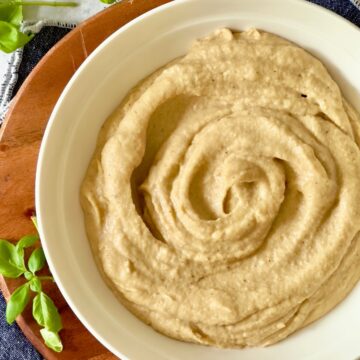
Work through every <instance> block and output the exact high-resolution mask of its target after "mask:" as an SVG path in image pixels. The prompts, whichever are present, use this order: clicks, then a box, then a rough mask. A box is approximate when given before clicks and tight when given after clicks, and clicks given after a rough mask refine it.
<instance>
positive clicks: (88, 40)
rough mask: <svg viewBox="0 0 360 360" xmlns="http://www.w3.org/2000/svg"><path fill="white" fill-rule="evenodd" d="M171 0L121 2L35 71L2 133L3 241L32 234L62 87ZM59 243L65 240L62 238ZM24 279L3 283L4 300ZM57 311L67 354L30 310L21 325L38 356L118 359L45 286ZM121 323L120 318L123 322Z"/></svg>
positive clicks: (56, 293) (52, 288) (21, 318)
mask: <svg viewBox="0 0 360 360" xmlns="http://www.w3.org/2000/svg"><path fill="white" fill-rule="evenodd" d="M168 1H169V0H133V1H127V0H125V1H123V2H121V3H120V4H117V5H114V6H111V7H109V8H108V9H106V10H104V11H102V12H101V13H99V14H97V15H96V16H94V17H92V18H90V19H89V20H87V21H86V22H84V23H82V24H81V25H79V26H78V27H77V28H76V29H74V30H72V31H71V32H70V33H69V34H68V35H66V36H65V37H64V38H63V39H62V40H61V41H60V42H59V43H57V44H56V45H55V46H54V47H53V48H52V49H51V50H50V51H49V52H48V53H47V54H46V55H45V57H44V58H43V59H42V60H41V61H40V63H39V64H38V65H37V66H36V67H35V69H34V70H33V71H32V72H31V74H30V75H29V77H28V78H27V79H26V81H25V82H24V84H23V85H22V87H21V89H20V90H19V92H18V93H17V95H16V97H15V98H14V100H13V102H12V105H11V108H10V109H9V111H8V114H7V117H6V119H5V122H4V124H3V126H2V128H1V130H0V238H2V239H10V240H16V239H19V238H20V237H21V236H23V235H25V234H28V233H33V232H34V229H33V226H32V223H31V221H30V220H29V218H30V216H31V215H32V213H33V212H34V210H35V208H34V201H35V194H34V183H35V170H36V161H37V156H38V151H39V147H40V143H41V139H42V136H43V132H44V130H45V127H46V124H47V121H48V119H49V116H50V114H51V111H52V109H53V107H54V105H55V103H56V101H57V99H58V97H59V96H60V94H61V92H62V90H63V88H64V87H65V85H66V84H67V82H68V81H69V79H70V78H71V76H72V75H73V74H74V72H75V71H76V69H77V68H78V67H79V66H80V64H81V63H82V62H83V61H84V60H85V58H86V57H87V56H88V55H89V54H90V53H91V52H92V51H93V50H94V49H95V48H96V47H97V46H98V45H99V44H100V43H101V42H102V41H103V40H104V39H105V38H107V37H108V36H109V35H110V34H111V33H113V32H114V31H115V30H117V29H118V28H119V27H121V26H122V25H124V24H126V23H127V22H129V21H130V20H132V19H134V18H135V17H137V16H139V15H140V14H142V13H144V12H147V11H148V10H150V9H152V8H154V7H157V6H159V5H162V4H164V3H166V2H168ZM59 241H61V239H59ZM22 282H23V280H19V279H4V278H1V279H0V286H1V289H2V291H3V294H4V296H5V298H6V299H8V298H9V296H10V294H11V293H12V291H13V290H14V289H15V288H16V287H17V286H19V285H20V284H21V283H22ZM44 291H45V292H47V293H48V294H49V295H50V296H51V298H53V299H54V302H55V304H56V305H57V306H58V308H59V311H60V314H61V317H62V319H63V326H64V329H63V330H62V331H61V333H60V335H61V338H62V340H63V344H64V350H63V352H62V353H60V354H57V353H55V352H53V351H51V350H49V349H48V348H46V347H45V345H44V344H43V341H42V339H41V336H40V332H39V326H38V325H37V324H36V323H35V321H34V320H33V318H32V315H31V307H30V306H29V307H28V308H27V310H26V311H25V312H24V314H23V315H22V316H19V317H18V319H17V322H18V324H19V326H20V328H21V329H22V330H23V332H24V333H25V335H26V336H27V338H28V339H29V340H30V341H31V342H32V343H33V344H34V346H35V347H36V348H37V349H38V350H39V351H40V353H41V354H42V355H43V356H44V357H45V358H46V359H49V360H53V359H72V360H81V359H92V360H110V359H116V357H115V356H114V355H112V354H111V353H110V352H109V351H108V350H106V349H105V348H104V347H103V346H102V345H101V344H100V343H99V342H98V341H97V340H96V339H95V338H94V337H93V336H92V335H91V334H90V333H89V332H88V331H87V330H86V329H85V327H84V326H83V325H82V324H81V323H80V321H79V320H78V319H77V318H76V316H75V315H74V314H73V312H72V311H71V309H70V308H69V306H68V305H67V304H66V302H65V300H64V299H63V297H62V296H61V293H60V292H59V290H58V289H57V287H56V285H55V284H53V283H48V284H46V285H45V287H44ZM119 321H121V319H119Z"/></svg>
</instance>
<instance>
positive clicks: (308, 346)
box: [36, 0, 360, 360]
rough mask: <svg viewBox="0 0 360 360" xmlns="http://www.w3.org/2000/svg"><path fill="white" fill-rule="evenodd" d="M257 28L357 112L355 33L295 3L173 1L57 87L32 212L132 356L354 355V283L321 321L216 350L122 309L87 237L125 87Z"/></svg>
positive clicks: (82, 302)
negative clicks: (327, 79) (223, 31)
mask: <svg viewBox="0 0 360 360" xmlns="http://www.w3.org/2000/svg"><path fill="white" fill-rule="evenodd" d="M223 26H226V27H230V28H232V29H237V30H243V29H246V28H248V27H258V28H260V29H264V30H267V31H270V32H273V33H276V34H278V35H281V36H284V37H286V38H287V39H290V40H293V41H294V42H296V43H297V44H299V45H301V46H303V47H304V48H306V49H308V50H309V51H311V52H312V53H313V54H314V55H316V56H317V57H319V58H320V59H321V60H322V61H323V62H324V63H325V64H326V65H327V67H328V69H329V70H330V72H331V73H332V75H333V77H334V78H335V79H336V80H337V81H338V83H339V84H340V85H341V88H342V90H343V92H344V94H345V96H346V97H347V98H348V99H349V100H350V101H351V102H352V103H353V104H354V105H355V106H358V110H360V108H359V105H360V101H359V99H360V65H359V64H360V46H359V44H360V31H359V30H358V29H357V28H356V27H355V26H353V25H351V24H350V23H348V22H347V21H345V20H344V19H342V18H340V17H338V16H336V15H335V14H333V13H331V12H329V11H327V10H324V9H322V8H320V7H318V6H315V5H312V4H309V3H307V2H305V1H299V0H272V1H264V0H184V1H182V0H179V1H175V2H172V3H169V4H167V5H164V6H162V7H160V8H157V9H155V10H153V11H150V12H149V13H147V14H145V15H143V16H141V17H139V18H138V19H136V20H134V21H132V22H131V23H129V24H127V25H126V26H124V27H122V28H121V29H120V30H118V31H117V32H116V33H115V34H113V35H112V36H110V37H109V38H108V39H107V40H106V41H104V42H103V43H102V44H101V45H100V46H99V47H98V48H97V49H96V50H95V51H94V52H93V53H92V54H91V55H90V56H89V57H88V58H87V59H86V61H85V62H84V63H83V65H82V66H81V67H80V68H79V70H78V71H77V72H76V74H75V75H74V76H73V78H72V79H71V81H70V82H69V84H68V85H67V87H66V88H65V90H64V92H63V93H62V95H61V97H60V99H59V101H58V103H57V105H56V107H55V109H54V111H53V113H52V116H51V118H50V121H49V124H48V127H47V129H46V132H45V136H44V139H43V143H42V147H41V150H40V157H39V163H38V170H37V180H36V209H37V213H38V217H39V219H38V220H39V227H40V234H41V238H42V240H43V246H44V249H45V253H46V257H47V259H48V262H49V265H50V268H51V271H52V273H53V275H54V277H55V279H56V282H57V284H58V286H59V288H60V290H61V291H62V293H63V295H64V297H65V299H66V300H67V302H68V303H69V305H70V306H71V308H72V309H73V311H74V312H75V314H76V315H77V316H78V317H79V318H80V320H81V321H82V322H83V323H84V325H85V326H86V327H87V328H88V329H89V330H90V331H91V332H92V334H93V335H94V336H95V337H96V338H97V339H98V340H99V341H101V342H102V343H103V344H104V345H105V346H106V347H107V348H108V349H109V350H111V351H112V352H113V353H114V354H116V355H117V356H119V357H122V358H123V359H124V358H131V359H147V360H150V359H157V360H160V359H197V360H202V359H225V360H226V359H227V360H231V359H242V360H249V359H262V360H267V359H276V360H278V359H292V360H297V359H316V360H321V359H326V360H331V359H334V360H335V359H336V360H338V359H346V360H347V359H349V360H353V359H355V358H356V357H357V356H359V355H360V341H359V334H360V306H359V304H360V286H359V285H358V286H357V287H356V288H355V289H354V290H353V291H352V293H351V294H350V296H348V298H347V299H346V300H345V301H344V302H343V303H341V305H339V306H338V307H336V309H334V310H333V311H331V313H330V314H328V315H327V316H325V317H324V318H323V319H321V320H319V321H317V322H316V323H315V324H313V325H311V326H309V327H307V328H306V329H304V330H302V331H300V332H298V333H296V334H295V335H293V336H291V337H290V338H288V339H287V340H285V341H283V342H281V343H279V344H276V345H274V346H271V347H269V348H264V349H246V350H219V349H214V348H209V347H204V346H199V345H192V344H187V343H183V342H178V341H175V340H171V339H169V338H167V337H165V336H163V335H160V334H158V333H156V332H155V331H153V330H152V329H151V328H150V327H148V326H146V325H144V324H143V323H142V322H141V321H140V320H138V319H137V318H136V317H134V316H133V315H132V314H131V313H130V312H128V311H127V310H126V309H125V308H124V307H123V306H122V305H120V304H119V302H118V301H117V300H116V299H115V296H114V295H113V294H112V293H111V291H110V290H109V289H108V288H107V286H106V285H105V284H104V282H103V280H102V278H101V277H100V274H99V272H98V270H97V268H96V265H95V262H94V260H93V257H92V254H91V251H90V248H89V244H88V241H87V238H86V234H85V229H84V221H83V214H82V210H81V207H80V203H79V187H80V183H81V181H82V179H83V176H84V173H85V170H86V168H87V166H88V163H89V161H90V158H91V156H92V153H93V150H94V147H95V143H96V138H97V134H98V131H99V129H100V126H101V125H102V123H103V122H104V120H105V119H106V117H107V116H108V115H109V114H110V113H111V112H112V111H113V109H114V108H115V107H116V105H117V104H118V103H119V102H120V100H121V99H122V98H123V96H124V95H125V94H126V93H127V91H128V90H129V89H130V88H131V87H132V86H133V85H135V84H136V83H137V82H138V81H139V80H141V79H142V78H144V77H145V76H146V75H148V74H149V73H151V72H152V71H153V70H155V69H156V68H158V67H160V66H161V65H163V64H165V63H167V62H168V61H170V60H171V59H173V58H175V57H177V56H179V55H182V54H185V53H186V52H187V49H188V47H189V45H190V43H191V42H192V41H193V40H194V39H196V38H199V37H201V36H203V35H206V34H208V33H210V32H211V31H213V30H214V29H215V28H219V27H223Z"/></svg>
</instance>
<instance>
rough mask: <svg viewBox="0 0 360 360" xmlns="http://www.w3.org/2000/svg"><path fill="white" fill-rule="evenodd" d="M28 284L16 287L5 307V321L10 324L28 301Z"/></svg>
mask: <svg viewBox="0 0 360 360" xmlns="http://www.w3.org/2000/svg"><path fill="white" fill-rule="evenodd" d="M29 289H30V287H29V283H26V284H24V285H21V286H20V287H18V288H17V289H16V290H15V291H14V292H13V293H12V295H11V297H10V299H9V302H8V303H7V305H6V321H7V322H8V323H9V324H12V323H13V322H14V320H15V319H16V318H17V317H18V316H19V315H20V314H21V313H22V312H23V310H24V309H25V306H26V305H27V304H28V302H29V300H30V290H29Z"/></svg>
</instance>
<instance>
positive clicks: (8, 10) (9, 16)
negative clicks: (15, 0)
mask: <svg viewBox="0 0 360 360" xmlns="http://www.w3.org/2000/svg"><path fill="white" fill-rule="evenodd" d="M22 19H23V15H22V7H21V6H19V5H14V4H13V5H11V4H9V5H6V6H4V7H1V11H0V20H1V21H5V22H7V23H10V24H12V25H15V26H20V24H21V21H22Z"/></svg>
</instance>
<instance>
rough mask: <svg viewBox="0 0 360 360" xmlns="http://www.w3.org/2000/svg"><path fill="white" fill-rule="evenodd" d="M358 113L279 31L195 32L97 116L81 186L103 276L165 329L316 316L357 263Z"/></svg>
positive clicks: (298, 323) (265, 331) (275, 334)
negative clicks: (174, 55)
mask: <svg viewBox="0 0 360 360" xmlns="http://www.w3.org/2000/svg"><path fill="white" fill-rule="evenodd" d="M359 120H360V119H359V115H358V114H357V113H356V112H355V110H353V109H352V108H351V107H350V105H349V104H348V103H347V102H346V100H345V99H344V98H343V97H342V95H341V92H340V90H339V87H338V86H337V84H336V83H335V82H334V80H333V79H332V78H331V76H330V75H329V73H328V72H327V70H326V69H325V67H324V66H323V65H322V64H321V62H320V61H319V60H317V59H316V58H314V57H313V56H312V55H310V54H309V53H307V52H306V51H305V50H303V49H301V48H299V47H298V46H296V45H294V44H292V43H290V42H288V41H286V40H284V39H282V38H280V37H277V36H275V35H273V34H269V33H266V32H260V31H257V30H255V29H251V30H248V31H245V32H242V33H232V32H231V31H230V30H228V29H221V30H218V31H216V32H214V33H213V34H211V35H210V36H208V37H206V38H203V39H201V40H198V41H196V42H195V43H194V44H193V45H192V47H191V49H190V51H189V52H188V54H187V55H185V56H184V57H181V58H179V59H176V60H175V61H173V62H171V63H170V64H168V65H166V66H165V67H164V68H162V69H160V70H158V71H156V72H155V73H154V74H152V75H151V76H150V77H148V78H147V79H145V80H144V81H142V82H141V83H140V84H139V85H137V86H136V87H135V88H134V89H133V90H132V91H131V92H130V94H129V95H128V96H127V97H126V99H125V100H124V101H123V102H122V104H121V105H120V107H119V108H118V109H117V110H116V111H115V112H114V113H113V115H111V116H110V118H109V119H108V121H107V122H106V124H105V125H104V127H103V128H102V130H101V133H100V136H99V139H98V145H97V149H96V152H95V155H94V157H93V159H92V161H91V164H90V166H89V169H88V172H87V174H86V177H85V180H84V182H83V186H82V190H81V199H82V204H83V208H84V212H85V218H86V226H87V231H88V236H89V238H90V241H91V244H92V248H93V252H94V255H95V258H96V260H97V263H98V265H99V267H100V269H101V271H102V273H103V275H104V278H105V280H106V282H107V284H108V285H109V286H110V287H111V289H112V290H113V291H114V292H115V293H116V295H117V296H118V298H119V299H120V301H121V302H122V303H123V304H124V305H125V306H126V307H127V308H128V309H129V310H130V311H131V312H132V313H134V314H135V315H136V316H137V317H139V318H140V319H141V320H143V321H144V322H146V323H147V324H149V325H151V326H152V327H153V328H154V329H156V330H157V331H159V332H161V333H163V334H165V335H168V336H170V337H172V338H175V339H180V340H184V341H190V342H195V343H202V344H208V345H215V346H219V347H245V346H264V345H269V344H273V343H276V342H277V341H279V340H282V339H284V338H286V337H287V336H288V335H289V334H291V333H293V332H294V331H296V330H298V329H300V328H302V327H304V326H306V325H307V324H309V323H311V322H313V321H314V320H316V319H318V318H319V317H321V316H322V315H324V314H325V313H327V312H328V311H329V310H331V309H332V308H333V307H334V306H335V305H336V304H338V303H339V302H340V301H341V300H342V299H343V298H344V297H345V296H346V295H347V294H348V293H349V292H350V290H351V289H352V288H353V287H354V286H355V285H356V283H357V282H358V280H359V277H360V239H359V230H360V151H359V145H360V121H359ZM119 321H121V319H119Z"/></svg>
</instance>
